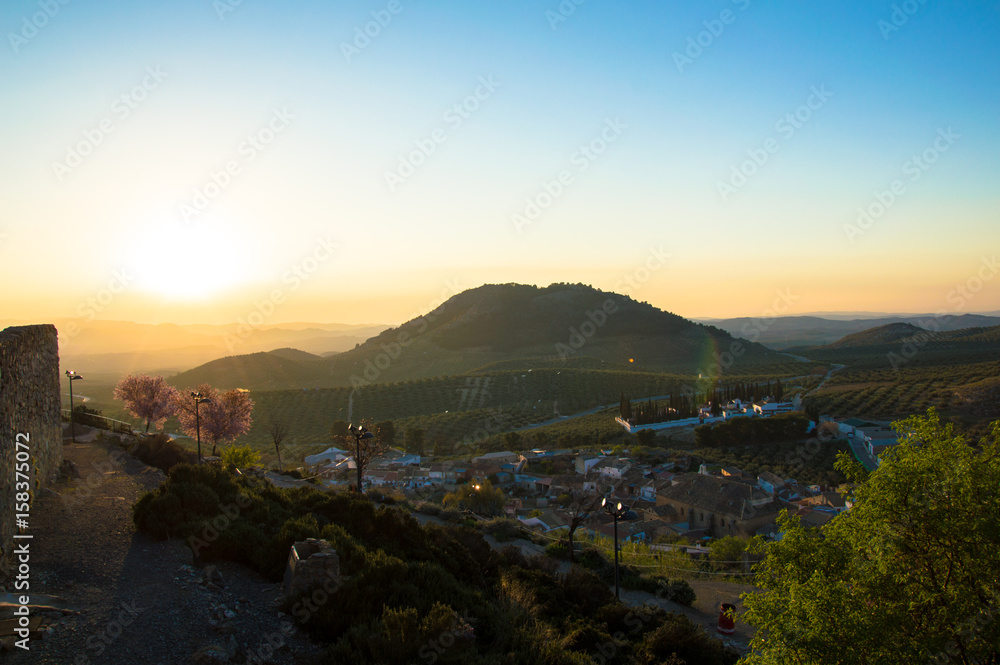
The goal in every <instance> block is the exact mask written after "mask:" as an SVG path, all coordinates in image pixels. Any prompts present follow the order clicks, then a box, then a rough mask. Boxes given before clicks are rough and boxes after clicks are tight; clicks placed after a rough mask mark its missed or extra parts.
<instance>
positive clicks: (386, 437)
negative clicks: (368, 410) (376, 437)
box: [375, 420, 396, 446]
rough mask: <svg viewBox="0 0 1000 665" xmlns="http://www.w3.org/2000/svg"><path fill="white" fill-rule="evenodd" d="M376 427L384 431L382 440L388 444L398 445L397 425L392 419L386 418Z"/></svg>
mask: <svg viewBox="0 0 1000 665" xmlns="http://www.w3.org/2000/svg"><path fill="white" fill-rule="evenodd" d="M375 427H377V428H378V431H379V432H381V433H382V440H383V441H385V443H386V445H387V446H394V445H396V426H395V425H394V424H393V423H392V421H391V420H384V421H382V422H380V423H378V424H376V425H375Z"/></svg>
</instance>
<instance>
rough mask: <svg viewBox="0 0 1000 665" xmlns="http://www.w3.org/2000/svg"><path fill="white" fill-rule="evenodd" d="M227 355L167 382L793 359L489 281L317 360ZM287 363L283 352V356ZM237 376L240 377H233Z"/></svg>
mask: <svg viewBox="0 0 1000 665" xmlns="http://www.w3.org/2000/svg"><path fill="white" fill-rule="evenodd" d="M266 355H267V354H264V355H261V354H253V355H250V356H238V357H234V358H224V359H222V360H218V361H215V362H212V363H208V364H207V365H203V366H201V367H197V368H195V369H192V370H190V371H188V372H185V373H183V374H181V375H178V376H176V377H174V378H173V379H171V382H172V383H178V382H180V383H184V384H185V385H193V384H195V383H198V382H200V381H207V382H209V383H212V384H213V385H216V386H218V387H235V386H230V385H227V384H232V383H233V382H234V381H237V380H243V381H246V382H247V383H243V384H240V385H239V387H252V386H258V387H260V386H267V389H276V388H277V387H278V386H279V385H280V386H281V387H286V388H315V387H337V386H345V385H355V386H359V385H366V384H368V383H391V382H397V381H406V380H414V379H425V378H430V377H437V376H454V375H459V374H467V373H470V372H476V371H483V370H484V368H491V369H496V368H497V367H503V368H505V369H509V370H515V369H530V368H533V367H540V366H546V367H554V366H557V365H558V364H560V363H568V364H571V365H572V366H574V367H580V366H583V365H586V366H588V367H592V368H593V367H601V368H606V369H618V370H621V369H627V370H631V371H639V372H673V373H678V374H688V375H690V374H697V373H699V372H701V373H706V374H715V373H716V372H717V371H718V365H719V363H720V361H721V362H722V364H723V367H722V372H723V373H726V374H741V373H742V374H747V373H755V372H756V373H760V372H766V371H767V368H768V367H773V366H775V365H777V364H783V365H785V366H787V365H788V364H789V363H794V361H793V360H791V359H790V358H788V357H787V356H785V355H783V354H780V353H777V352H775V351H771V350H769V349H767V348H766V347H764V346H762V345H760V344H753V343H749V342H745V341H742V340H735V339H734V338H733V337H732V336H731V335H730V334H729V333H727V332H725V331H723V330H720V329H718V328H716V327H713V326H706V325H701V324H697V323H693V322H691V321H688V320H687V319H684V318H682V317H680V316H677V315H676V314H672V313H670V312H665V311H662V310H659V309H657V308H655V307H653V306H652V305H649V304H648V303H644V302H637V301H635V300H633V299H631V298H629V297H628V296H623V295H619V294H615V293H609V292H604V291H599V290H597V289H594V288H592V287H589V286H585V285H582V284H553V285H551V286H548V287H544V288H541V287H536V286H526V285H521V284H488V285H484V286H481V287H478V288H475V289H469V290H467V291H464V292H462V293H459V294H457V295H455V296H452V297H451V298H450V299H449V300H447V301H446V302H444V303H443V304H441V305H440V306H439V307H438V308H437V309H435V310H433V311H432V312H430V313H428V314H426V315H425V316H422V317H418V318H416V319H413V320H411V321H407V322H406V323H404V324H402V325H401V326H399V327H397V328H390V329H387V330H384V331H382V332H381V333H380V334H378V335H376V336H375V337H372V338H371V339H368V340H367V341H365V342H364V343H362V344H360V345H359V346H358V347H357V348H353V349H350V350H347V351H344V352H343V353H339V354H337V355H335V356H332V357H329V358H325V359H323V360H321V361H319V362H316V361H308V362H301V363H298V369H295V367H294V366H287V365H283V366H281V368H280V369H279V368H278V367H277V366H276V365H275V360H274V358H273V357H265V356H266ZM282 360H287V359H282ZM237 377H239V378H237Z"/></svg>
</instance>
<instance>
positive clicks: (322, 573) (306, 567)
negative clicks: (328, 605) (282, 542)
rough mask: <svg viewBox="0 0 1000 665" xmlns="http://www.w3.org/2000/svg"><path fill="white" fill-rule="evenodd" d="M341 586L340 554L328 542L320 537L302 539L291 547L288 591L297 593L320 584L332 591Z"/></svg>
mask: <svg viewBox="0 0 1000 665" xmlns="http://www.w3.org/2000/svg"><path fill="white" fill-rule="evenodd" d="M338 586H340V557H338V556H337V551H336V550H335V549H333V547H332V546H331V545H330V543H329V542H327V541H325V540H322V539H319V538H306V539H305V540H300V541H298V542H297V543H295V544H294V545H292V547H291V549H290V550H289V551H288V565H287V566H286V567H285V579H284V588H285V595H286V596H289V597H295V596H297V595H300V594H303V593H307V592H309V591H311V590H312V589H315V588H317V587H322V588H324V589H326V590H327V592H331V593H332V591H333V590H334V589H336V588H337V587H338Z"/></svg>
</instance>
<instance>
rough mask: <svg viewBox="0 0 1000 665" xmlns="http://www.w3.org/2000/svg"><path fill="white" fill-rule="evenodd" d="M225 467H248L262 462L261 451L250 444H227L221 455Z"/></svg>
mask: <svg viewBox="0 0 1000 665" xmlns="http://www.w3.org/2000/svg"><path fill="white" fill-rule="evenodd" d="M219 459H220V461H221V462H222V466H223V467H226V468H228V467H230V466H235V467H236V468H237V469H246V468H248V467H251V466H256V465H257V464H259V463H260V453H259V452H258V451H256V450H254V449H253V448H251V447H250V446H226V447H225V448H223V449H222V454H221V455H220V456H219Z"/></svg>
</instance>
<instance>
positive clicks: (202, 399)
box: [191, 392, 212, 464]
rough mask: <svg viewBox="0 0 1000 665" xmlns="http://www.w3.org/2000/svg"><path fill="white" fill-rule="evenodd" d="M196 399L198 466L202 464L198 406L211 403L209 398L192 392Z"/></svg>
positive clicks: (195, 419) (195, 420) (195, 422)
mask: <svg viewBox="0 0 1000 665" xmlns="http://www.w3.org/2000/svg"><path fill="white" fill-rule="evenodd" d="M191 397H193V398H194V433H195V436H197V437H198V464H201V415H200V414H199V413H198V405H199V404H205V403H206V402H211V401H212V400H210V399H209V398H207V397H202V394H201V393H200V392H192V393H191Z"/></svg>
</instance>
